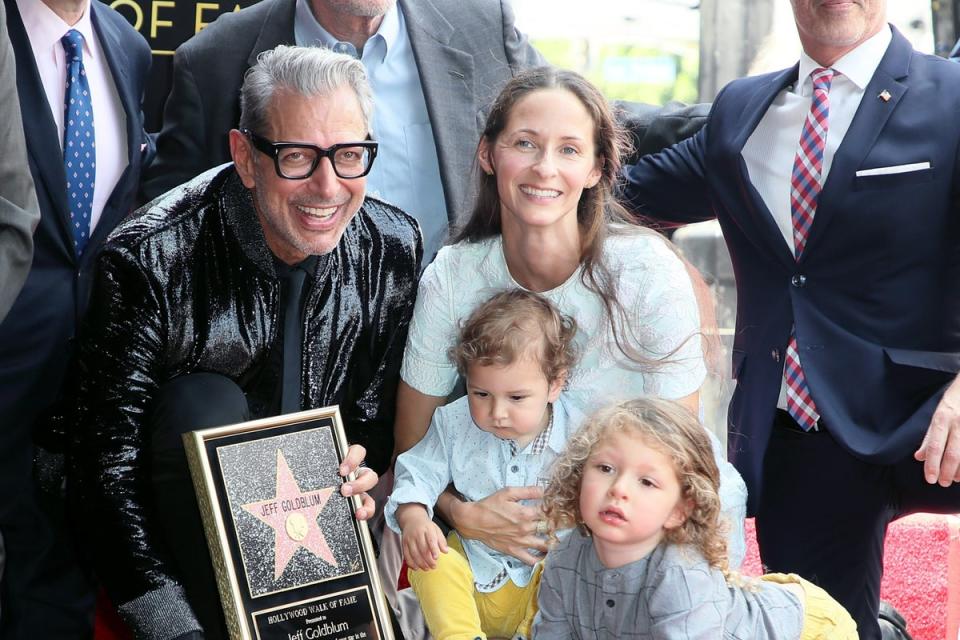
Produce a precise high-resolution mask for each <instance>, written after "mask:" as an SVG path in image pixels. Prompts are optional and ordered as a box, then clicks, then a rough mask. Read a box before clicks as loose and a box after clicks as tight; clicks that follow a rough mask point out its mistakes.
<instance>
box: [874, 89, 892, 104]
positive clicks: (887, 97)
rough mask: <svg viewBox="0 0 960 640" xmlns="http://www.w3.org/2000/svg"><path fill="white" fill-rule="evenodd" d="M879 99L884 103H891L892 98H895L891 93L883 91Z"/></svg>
mask: <svg viewBox="0 0 960 640" xmlns="http://www.w3.org/2000/svg"><path fill="white" fill-rule="evenodd" d="M877 97H878V98H880V99H881V100H883V101H884V102H890V98H892V97H893V96H891V95H890V92H889V91H887V90H886V89H884V90H883V91H881V92H880V95H878V96H877Z"/></svg>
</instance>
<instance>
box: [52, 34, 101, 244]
mask: <svg viewBox="0 0 960 640" xmlns="http://www.w3.org/2000/svg"><path fill="white" fill-rule="evenodd" d="M60 42H61V44H63V50H64V52H65V53H66V63H67V84H66V92H65V93H64V109H63V168H64V171H66V175H67V203H68V204H69V206H70V227H71V228H72V229H73V244H74V247H75V248H76V251H77V255H78V256H79V255H81V254H82V253H83V249H84V247H86V246H87V241H88V240H89V239H90V214H91V212H92V210H93V186H94V184H95V183H96V168H97V154H96V142H95V138H94V135H93V106H92V103H91V100H90V84H89V83H88V82H87V74H86V72H85V71H84V70H83V36H82V35H80V32H79V31H77V30H76V29H70V31H68V32H67V34H66V35H65V36H63V37H62V38H61V39H60Z"/></svg>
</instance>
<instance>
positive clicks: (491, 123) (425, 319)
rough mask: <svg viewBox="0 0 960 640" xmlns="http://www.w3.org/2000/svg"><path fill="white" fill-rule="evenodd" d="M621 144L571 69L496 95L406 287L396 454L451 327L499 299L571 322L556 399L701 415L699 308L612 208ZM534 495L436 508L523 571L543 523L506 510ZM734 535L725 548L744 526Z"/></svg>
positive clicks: (658, 239) (514, 493)
mask: <svg viewBox="0 0 960 640" xmlns="http://www.w3.org/2000/svg"><path fill="white" fill-rule="evenodd" d="M623 140H624V137H623V134H622V133H621V131H620V129H619V127H618V126H617V124H616V121H615V120H614V117H613V115H612V113H611V109H610V106H609V104H608V103H607V101H606V99H605V98H604V97H603V96H602V95H601V94H600V92H599V91H598V90H597V89H596V87H594V86H593V85H592V84H590V83H589V82H588V81H587V80H585V79H584V78H583V77H581V76H580V75H578V74H576V73H573V72H570V71H564V70H560V69H555V68H550V67H541V68H537V69H532V70H529V71H526V72H524V73H521V74H520V75H518V76H517V77H515V78H514V79H513V80H511V81H510V82H509V83H508V84H507V86H506V87H505V88H504V90H503V91H502V92H501V94H500V96H499V97H498V98H497V100H496V101H495V103H494V105H493V107H492V109H491V112H490V115H489V117H488V119H487V124H486V127H485V129H484V133H483V136H482V138H481V140H480V144H479V147H478V153H477V159H478V164H479V168H480V169H481V171H480V176H479V178H480V183H479V193H478V196H477V201H476V206H475V207H474V209H473V213H472V215H471V216H470V218H469V219H468V220H467V221H466V223H465V224H464V225H463V227H462V228H461V229H460V230H459V231H458V232H457V233H456V235H455V237H454V240H453V244H451V245H449V246H447V247H445V248H443V249H441V251H440V253H439V254H438V255H437V258H436V260H435V261H434V262H433V263H432V264H431V265H429V266H428V267H427V269H426V271H425V272H424V275H423V279H422V280H421V283H420V289H419V293H418V300H417V305H416V310H415V312H414V318H413V322H412V324H411V328H410V335H409V338H408V342H407V349H406V352H405V355H404V363H403V369H402V372H401V377H402V382H401V383H400V389H399V392H398V406H397V423H396V424H397V428H396V444H397V450H398V451H404V450H406V449H408V448H409V447H410V446H412V445H413V444H414V443H416V442H417V441H418V440H419V439H420V438H421V437H422V436H423V434H424V433H425V432H426V429H427V426H428V425H429V422H430V417H431V415H432V413H433V411H434V409H436V408H437V407H438V406H440V405H442V404H443V403H444V402H445V400H446V398H447V396H448V395H449V394H450V393H451V392H452V391H453V389H454V388H455V385H456V382H457V373H456V368H455V366H454V365H453V364H452V363H450V362H449V361H448V360H447V357H446V352H447V349H448V348H449V346H450V345H451V344H453V342H454V340H455V336H456V332H457V329H458V327H459V323H460V321H461V320H462V319H463V318H465V317H466V316H467V315H468V314H469V313H470V312H471V311H472V309H473V308H474V307H475V306H476V304H477V303H478V302H479V301H481V300H483V299H485V298H487V297H489V295H490V294H491V293H493V292H495V291H497V290H501V289H506V288H522V289H527V290H530V291H535V292H537V293H540V294H541V295H543V296H545V297H547V298H549V299H550V300H551V301H552V302H553V303H554V304H555V305H556V306H557V307H558V308H559V309H561V310H562V311H563V312H564V313H567V314H569V315H571V316H573V317H574V318H575V319H576V320H577V324H578V326H579V327H580V332H579V335H578V340H577V341H578V346H579V347H580V351H581V353H582V360H581V362H580V364H579V365H578V366H577V367H576V368H575V369H574V370H573V371H571V372H570V373H569V375H568V383H567V389H566V394H567V395H568V396H569V397H570V398H572V399H573V401H574V402H575V403H577V404H579V406H580V407H581V408H582V410H583V411H585V412H587V411H590V410H592V409H593V408H595V407H596V406H597V405H598V404H600V403H606V402H609V401H613V400H622V399H627V398H632V397H637V396H643V395H648V396H657V397H663V398H668V399H672V400H677V401H679V402H681V403H682V404H684V405H685V406H686V407H688V408H689V409H690V410H691V411H693V412H694V413H697V412H698V411H699V388H700V386H701V384H702V382H703V379H704V376H705V373H706V370H705V367H704V359H703V352H702V348H701V329H700V313H699V311H698V305H697V296H696V295H695V293H694V286H693V283H692V281H691V275H690V272H689V271H688V269H687V266H686V265H685V263H684V261H683V260H682V259H681V258H680V257H679V256H678V254H677V253H676V251H675V250H674V249H673V247H672V245H670V243H669V241H667V240H666V239H664V238H663V237H662V236H660V235H658V234H656V233H654V232H652V231H650V230H647V229H644V228H642V227H639V226H636V225H633V224H629V223H628V222H627V218H626V216H625V215H624V213H623V212H622V210H621V208H620V207H619V205H617V204H616V202H615V201H614V199H613V189H614V183H615V180H616V178H617V176H618V175H619V170H620V154H621V150H622V148H623V146H624V143H623ZM517 391H518V396H520V395H522V392H523V390H519V389H518V390H517ZM715 446H717V448H718V450H717V456H718V459H720V460H722V459H723V455H722V453H721V452H720V451H719V445H715ZM723 464H724V465H725V470H726V474H725V479H727V476H729V480H728V481H727V486H726V487H725V489H728V490H729V491H728V493H729V496H728V502H729V504H726V503H725V505H724V507H725V509H727V511H728V513H729V514H732V517H733V518H734V519H740V520H742V514H743V502H744V500H745V491H744V490H743V488H742V487H743V485H742V481H741V480H740V478H739V475H738V474H737V473H736V471H734V470H733V468H732V467H730V466H729V465H727V464H726V463H725V462H724V463H723ZM539 497H540V489H539V488H537V487H516V488H510V489H506V490H504V491H501V492H498V493H497V494H495V495H494V496H492V497H491V498H489V499H487V500H484V501H481V502H475V503H463V502H460V501H459V500H457V499H456V498H455V497H454V496H452V495H449V494H447V495H445V496H444V497H442V498H441V500H440V503H439V504H438V508H439V509H440V511H441V513H442V514H444V516H445V517H446V518H447V519H448V520H449V521H450V522H452V524H454V526H455V527H456V528H457V529H458V531H460V533H461V534H463V535H464V536H466V537H469V538H477V539H480V540H482V541H483V542H484V543H486V544H487V545H489V546H491V547H494V548H497V549H499V550H501V551H504V552H507V553H510V554H511V555H513V556H515V557H517V558H518V559H520V560H522V561H525V562H528V563H533V562H535V561H536V559H537V558H536V556H535V555H534V554H532V553H531V551H530V550H531V549H533V550H536V549H540V550H542V549H543V548H544V546H543V540H542V538H541V537H539V536H537V535H536V533H537V528H538V526H540V523H541V522H542V514H541V513H540V511H539V509H538V508H535V507H531V506H525V505H523V504H521V502H520V501H521V500H529V499H536V498H539ZM732 524H733V527H732V529H733V531H735V532H736V539H735V540H734V547H735V548H737V542H738V541H739V539H740V534H739V532H740V531H741V527H742V525H741V523H740V522H734V523H732ZM741 544H742V543H741Z"/></svg>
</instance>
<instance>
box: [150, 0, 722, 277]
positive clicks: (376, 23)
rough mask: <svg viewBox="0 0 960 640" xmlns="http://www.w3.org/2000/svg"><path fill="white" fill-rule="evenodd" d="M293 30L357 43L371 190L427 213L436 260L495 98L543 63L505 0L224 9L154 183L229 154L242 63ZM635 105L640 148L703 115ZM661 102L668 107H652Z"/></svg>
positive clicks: (159, 186) (328, 41)
mask: <svg viewBox="0 0 960 640" xmlns="http://www.w3.org/2000/svg"><path fill="white" fill-rule="evenodd" d="M294 43H295V44H300V45H305V46H310V45H316V44H320V45H324V46H328V47H330V48H333V49H334V50H337V51H347V52H350V53H351V54H353V55H356V56H357V57H359V58H360V60H361V61H362V62H363V63H364V66H365V67H366V68H367V71H368V74H369V75H370V80H371V85H372V86H373V91H374V98H375V100H374V101H375V104H376V110H375V112H374V125H373V126H374V136H375V137H376V139H377V140H378V141H379V142H380V154H381V157H380V160H379V161H378V162H377V165H376V166H375V167H374V169H373V171H372V172H371V174H370V177H369V181H370V182H369V191H370V193H371V194H374V195H379V196H382V197H383V198H386V199H387V200H389V201H390V202H392V203H394V204H396V205H397V206H399V207H400V208H401V209H403V210H404V211H406V212H408V213H409V214H410V215H412V216H414V217H415V218H417V220H418V222H419V223H420V227H421V230H422V231H423V236H424V261H423V264H424V265H426V264H428V263H429V262H430V260H432V258H433V255H434V254H435V253H436V251H437V249H438V248H439V247H440V246H441V245H442V244H443V242H444V240H445V239H446V236H447V228H448V225H449V223H450V222H452V221H455V220H458V219H461V218H462V217H463V216H464V215H465V214H466V213H468V212H469V208H470V207H471V206H472V204H473V202H472V197H471V196H472V191H471V186H470V185H471V184H472V176H473V174H472V171H473V160H474V155H475V153H476V147H477V141H478V140H479V139H480V132H481V129H482V127H483V123H484V121H485V120H486V110H487V108H488V107H489V104H490V103H491V102H492V101H493V99H494V98H496V96H497V94H498V93H499V91H500V89H501V87H502V86H503V85H504V84H505V83H506V81H507V80H509V79H510V78H511V77H512V76H513V75H514V74H515V73H516V72H517V71H519V70H521V69H524V68H527V67H532V66H536V65H541V64H545V61H544V59H543V57H542V56H541V55H540V54H539V52H537V50H536V49H534V48H533V47H532V46H531V45H530V43H529V42H528V41H527V38H526V37H525V36H524V35H523V34H521V33H520V32H519V31H517V28H516V26H515V24H514V17H513V10H512V9H511V8H510V4H509V2H506V1H505V0H358V1H351V2H348V1H346V0H263V1H262V2H259V3H258V4H256V5H254V6H252V7H249V8H247V9H244V10H242V11H240V12H238V13H230V14H224V15H223V16H221V17H220V18H218V19H217V20H215V21H214V22H213V23H212V24H211V25H210V26H208V27H206V28H205V29H204V30H203V31H202V32H200V33H199V34H197V35H196V36H195V37H193V38H191V39H190V40H188V41H187V42H186V43H184V44H183V45H181V46H180V47H179V48H178V49H177V52H176V54H175V56H174V61H173V67H174V71H173V87H172V89H171V92H170V96H169V97H168V99H167V103H166V106H165V109H164V118H163V129H162V131H161V132H160V134H159V137H158V138H157V152H158V155H157V160H156V162H154V163H153V165H152V166H151V167H150V169H149V170H148V171H147V172H146V174H145V177H144V184H143V187H142V192H143V193H142V195H143V197H144V198H146V199H152V198H155V197H156V196H158V195H160V194H162V193H163V192H165V191H167V190H168V189H171V188H172V187H175V186H177V185H179V184H180V183H182V182H186V181H187V180H189V179H191V178H193V177H194V176H195V175H197V174H199V173H200V172H201V171H203V170H205V169H208V168H210V167H212V166H215V165H217V164H221V163H223V162H227V161H228V160H229V159H230V156H229V149H228V146H227V132H228V131H229V130H230V129H231V128H232V127H234V126H236V123H237V120H238V118H239V115H240V102H239V92H240V84H241V82H242V80H243V73H244V71H246V70H247V69H248V68H249V67H250V66H252V65H253V63H254V62H255V61H256V57H257V55H258V54H259V53H261V52H263V51H266V50H268V49H272V48H273V47H275V46H276V45H278V44H294ZM212 61H215V62H212ZM626 106H627V108H628V109H629V110H630V112H631V113H630V116H629V117H625V120H626V121H627V123H628V124H629V126H630V129H631V132H632V135H633V136H634V142H635V143H637V144H638V150H639V151H644V150H649V149H653V150H659V149H662V148H663V147H664V146H665V145H666V144H669V143H672V142H675V141H677V140H680V139H682V138H684V137H686V136H689V135H692V134H693V132H695V131H696V130H697V128H699V127H700V126H701V125H702V123H703V119H704V116H705V115H706V112H705V109H703V108H702V107H701V106H700V105H696V106H693V107H684V106H671V107H668V108H666V109H665V110H663V111H661V110H660V109H659V108H657V109H654V108H653V107H650V106H649V105H639V104H636V105H633V104H632V105H626ZM660 114H663V115H669V116H670V117H669V118H657V119H654V115H660Z"/></svg>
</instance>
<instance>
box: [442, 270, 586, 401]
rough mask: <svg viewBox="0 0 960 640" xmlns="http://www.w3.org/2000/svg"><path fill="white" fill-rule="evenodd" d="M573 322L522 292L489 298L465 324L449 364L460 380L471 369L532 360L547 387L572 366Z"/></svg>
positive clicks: (533, 295) (574, 353)
mask: <svg viewBox="0 0 960 640" xmlns="http://www.w3.org/2000/svg"><path fill="white" fill-rule="evenodd" d="M576 334H577V322H576V321H575V320H574V319H573V318H571V317H570V316H568V315H566V314H563V313H560V312H559V311H558V310H557V308H556V307H555V306H553V304H552V303H551V302H550V301H549V300H547V299H546V298H544V297H543V296H541V295H538V294H536V293H533V292H530V291H525V290H523V289H511V290H508V291H502V292H500V293H497V294H494V295H493V296H492V297H491V298H490V299H489V300H487V301H486V302H484V303H482V304H480V306H478V307H477V308H476V309H474V311H473V313H471V314H470V316H469V317H468V318H467V319H466V321H464V323H463V325H462V326H461V327H460V333H459V335H458V336H457V343H456V345H454V346H453V347H452V348H451V349H450V351H449V356H450V359H451V360H452V361H453V362H454V364H456V365H457V371H458V372H459V373H460V375H462V376H466V375H467V369H468V368H469V366H470V365H472V364H479V365H481V366H489V365H499V366H505V365H510V364H513V363H514V362H516V361H518V360H520V359H521V358H523V357H525V356H533V357H534V358H536V361H537V362H538V363H539V364H540V369H541V370H542V371H543V375H544V376H545V377H546V379H547V381H548V382H551V383H553V382H555V381H557V380H559V379H561V378H563V377H565V376H566V375H567V373H568V372H569V371H570V370H571V369H572V368H573V367H574V365H575V364H576V363H577V356H578V352H577V347H576V345H575V344H574V341H573V339H574V337H575V336H576Z"/></svg>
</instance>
